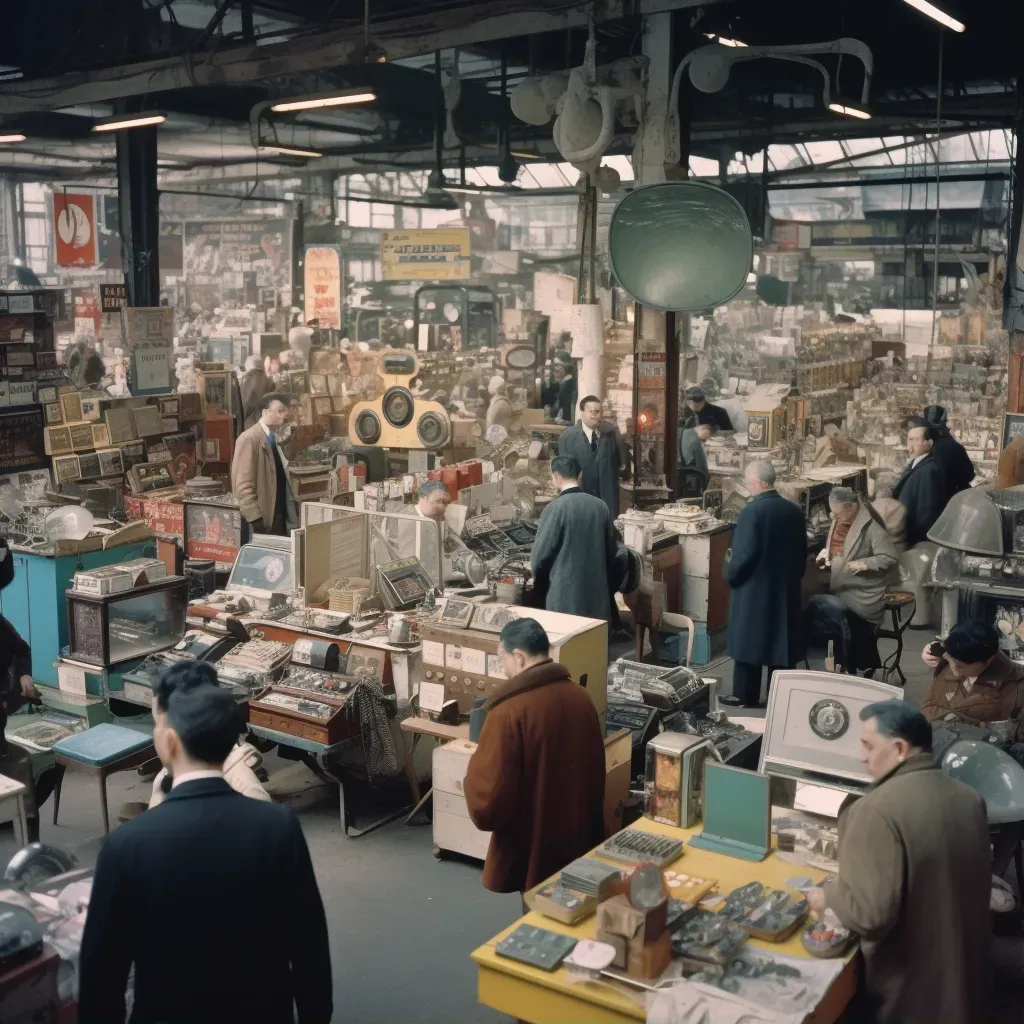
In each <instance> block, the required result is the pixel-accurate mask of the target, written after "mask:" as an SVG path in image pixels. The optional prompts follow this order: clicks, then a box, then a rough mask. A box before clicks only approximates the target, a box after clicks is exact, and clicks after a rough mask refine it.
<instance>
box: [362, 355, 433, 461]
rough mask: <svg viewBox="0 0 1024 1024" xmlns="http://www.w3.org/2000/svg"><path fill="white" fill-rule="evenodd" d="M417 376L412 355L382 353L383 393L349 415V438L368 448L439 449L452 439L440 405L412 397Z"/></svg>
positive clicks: (416, 366)
mask: <svg viewBox="0 0 1024 1024" xmlns="http://www.w3.org/2000/svg"><path fill="white" fill-rule="evenodd" d="M418 372H419V361H418V360H417V358H416V356H415V354H414V353H412V352H403V351H390V352H385V353H384V355H383V357H382V359H381V364H380V372H379V376H380V377H381V379H382V380H383V382H384V393H383V394H382V395H381V397H380V398H377V399H375V400H374V401H371V402H359V403H358V404H357V405H355V406H354V407H353V408H352V412H351V413H350V414H349V421H348V433H349V437H350V438H351V439H352V440H353V441H354V442H355V443H357V444H361V445H364V446H365V447H367V448H373V447H381V448H442V447H444V445H446V444H447V443H448V442H449V440H450V439H451V434H452V427H451V420H450V419H449V416H448V412H447V410H446V409H445V408H444V406H443V405H441V404H440V403H439V402H425V401H422V400H421V399H418V398H416V396H415V395H414V394H413V393H412V388H411V386H410V385H411V384H412V381H413V380H414V378H415V377H416V375H417V373H418Z"/></svg>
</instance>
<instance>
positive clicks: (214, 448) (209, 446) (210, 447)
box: [201, 437, 220, 462]
mask: <svg viewBox="0 0 1024 1024" xmlns="http://www.w3.org/2000/svg"><path fill="white" fill-rule="evenodd" d="M202 444H203V450H202V455H201V458H202V460H203V462H219V461H220V440H219V439H218V438H216V437H208V438H206V439H205V440H204V441H203V442H202Z"/></svg>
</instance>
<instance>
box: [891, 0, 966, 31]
mask: <svg viewBox="0 0 1024 1024" xmlns="http://www.w3.org/2000/svg"><path fill="white" fill-rule="evenodd" d="M903 2H904V3H907V4H910V6H911V7H913V8H914V9H915V10H918V11H920V12H921V13H922V14H926V15H928V17H929V18H932V19H933V20H935V21H937V22H938V23H939V24H940V25H944V26H945V27H946V28H949V29H952V30H953V31H954V32H963V31H964V30H965V29H966V28H967V26H966V25H965V24H964V23H963V22H962V21H957V20H956V18H951V17H950V16H949V15H948V14H947V13H946V12H945V11H940V10H939V9H938V7H936V6H935V4H930V3H928V0H903Z"/></svg>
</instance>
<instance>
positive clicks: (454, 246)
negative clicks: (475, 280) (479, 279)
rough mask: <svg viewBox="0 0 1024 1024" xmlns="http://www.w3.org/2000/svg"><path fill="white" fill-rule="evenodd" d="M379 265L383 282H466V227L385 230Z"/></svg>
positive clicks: (467, 232)
mask: <svg viewBox="0 0 1024 1024" xmlns="http://www.w3.org/2000/svg"><path fill="white" fill-rule="evenodd" d="M380 262H381V276H382V278H383V279H384V280H385V281H468V280H469V271H470V260H469V228H417V229H415V230H411V231H384V232H382V233H381V240H380Z"/></svg>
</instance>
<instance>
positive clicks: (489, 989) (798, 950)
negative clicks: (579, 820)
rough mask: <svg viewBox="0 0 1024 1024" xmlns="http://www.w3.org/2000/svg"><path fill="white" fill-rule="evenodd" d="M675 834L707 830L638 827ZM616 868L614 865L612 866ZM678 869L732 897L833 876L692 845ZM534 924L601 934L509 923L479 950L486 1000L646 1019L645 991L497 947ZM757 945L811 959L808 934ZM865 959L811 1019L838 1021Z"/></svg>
mask: <svg viewBox="0 0 1024 1024" xmlns="http://www.w3.org/2000/svg"><path fill="white" fill-rule="evenodd" d="M633 827H634V828H642V829H646V830H647V831H649V832H657V833H661V834H663V835H671V836H675V837H676V838H679V839H683V840H684V841H686V842H687V843H688V842H689V839H690V837H691V836H693V835H695V834H698V833H699V832H700V831H701V828H702V826H701V825H698V826H697V827H696V828H693V829H678V828H672V827H671V826H669V825H660V824H658V823H657V822H654V821H650V820H649V819H647V818H641V819H640V821H638V822H637V823H636V825H634V826H633ZM612 863H614V862H612ZM669 867H670V868H671V869H672V870H676V871H683V872H685V873H686V874H688V875H695V876H697V877H699V878H717V879H718V889H717V891H718V892H719V893H721V894H722V895H728V894H729V893H730V892H732V890H733V889H735V888H736V887H737V886H740V885H744V884H746V883H747V882H753V881H758V882H761V883H763V884H764V885H770V886H774V887H775V888H783V889H784V888H785V887H786V886H785V880H786V879H787V878H792V877H793V876H794V875H810V876H811V878H813V879H815V880H820V879H822V878H824V877H825V872H823V871H817V870H815V869H814V868H808V867H802V866H799V865H795V864H787V863H786V862H785V861H781V860H779V859H778V858H777V857H776V856H775V854H774V853H770V854H769V855H768V856H767V857H766V858H765V859H764V860H763V861H761V862H760V863H753V862H751V861H745V860H738V859H737V858H735V857H726V856H723V855H722V854H719V853H711V852H710V851H707V850H698V849H695V848H693V847H691V846H689V845H687V846H685V847H684V849H683V854H682V856H681V857H680V858H679V859H678V860H676V861H675V862H674V863H673V864H671V865H669ZM524 923H525V924H532V925H536V926H538V927H541V928H548V929H550V930H551V931H555V932H561V933H563V934H565V935H572V936H574V937H575V938H578V939H592V938H594V937H595V933H596V931H597V917H596V915H592V916H590V917H588V918H587V919H586V920H585V921H582V922H580V924H578V925H576V926H575V927H573V926H571V925H566V924H562V923H560V922H559V921H553V920H551V918H548V917H545V916H544V915H543V914H538V913H536V912H532V913H529V914H527V915H526V916H525V917H523V918H520V919H519V920H518V921H516V922H514V923H513V924H511V925H509V926H508V928H506V929H505V930H504V931H502V932H501V933H500V934H498V935H496V936H495V937H494V938H493V939H491V940H490V942H485V943H484V944H483V945H482V946H480V947H479V949H476V950H474V951H473V954H472V956H473V960H474V961H475V962H476V964H477V978H478V991H479V999H480V1002H481V1003H483V1004H484V1005H485V1006H490V1007H493V1008H494V1009H495V1010H499V1011H500V1012H501V1013H505V1014H508V1015H509V1016H510V1017H516V1018H519V1019H520V1020H525V1021H531V1022H532V1024H611V1022H615V1024H626V1022H629V1021H635V1020H641V1021H642V1020H645V1019H646V1016H647V1015H646V1011H645V1008H644V997H645V992H644V991H643V990H642V989H639V988H635V987H631V986H629V985H625V984H622V983H619V982H613V981H611V980H610V979H606V980H602V981H577V980H575V979H574V980H569V972H568V971H567V970H566V969H565V968H562V967H560V968H559V969H558V970H557V971H551V972H548V971H542V970H540V969H539V968H536V967H530V966H528V965H527V964H522V963H519V962H518V961H516V960H509V959H507V958H505V957H500V956H498V955H497V953H495V951H494V948H495V946H496V945H497V944H498V943H499V942H500V941H501V940H502V939H503V938H505V936H506V935H508V934H509V933H510V932H512V931H514V930H515V929H516V928H518V927H519V925H521V924H524ZM748 941H749V942H750V943H751V944H752V945H753V946H758V947H762V948H764V949H769V950H772V951H774V952H778V953H784V954H786V955H788V956H796V957H801V956H807V955H808V954H807V952H806V951H805V950H804V948H803V946H802V945H801V943H800V932H799V931H797V932H796V934H795V935H794V936H793V937H792V938H790V939H788V940H787V941H786V942H762V941H760V940H758V939H750V940H748ZM857 963H858V961H857V959H856V957H855V954H854V953H850V954H848V955H847V957H846V964H845V966H844V968H843V971H842V973H841V974H840V975H839V976H838V977H837V978H836V980H835V981H834V982H833V983H832V986H831V988H830V989H829V990H828V993H827V995H826V996H825V998H824V999H823V1000H822V1002H821V1003H820V1004H819V1005H818V1008H817V1009H816V1010H815V1012H814V1013H813V1015H812V1016H811V1018H810V1019H811V1020H812V1021H813V1022H814V1024H832V1022H833V1021H835V1020H837V1019H838V1018H839V1015H840V1014H841V1013H842V1011H843V1009H844V1008H845V1007H846V1005H847V1003H849V1001H850V999H851V998H852V997H853V992H854V988H855V987H856V982H857V969H858V968H857Z"/></svg>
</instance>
